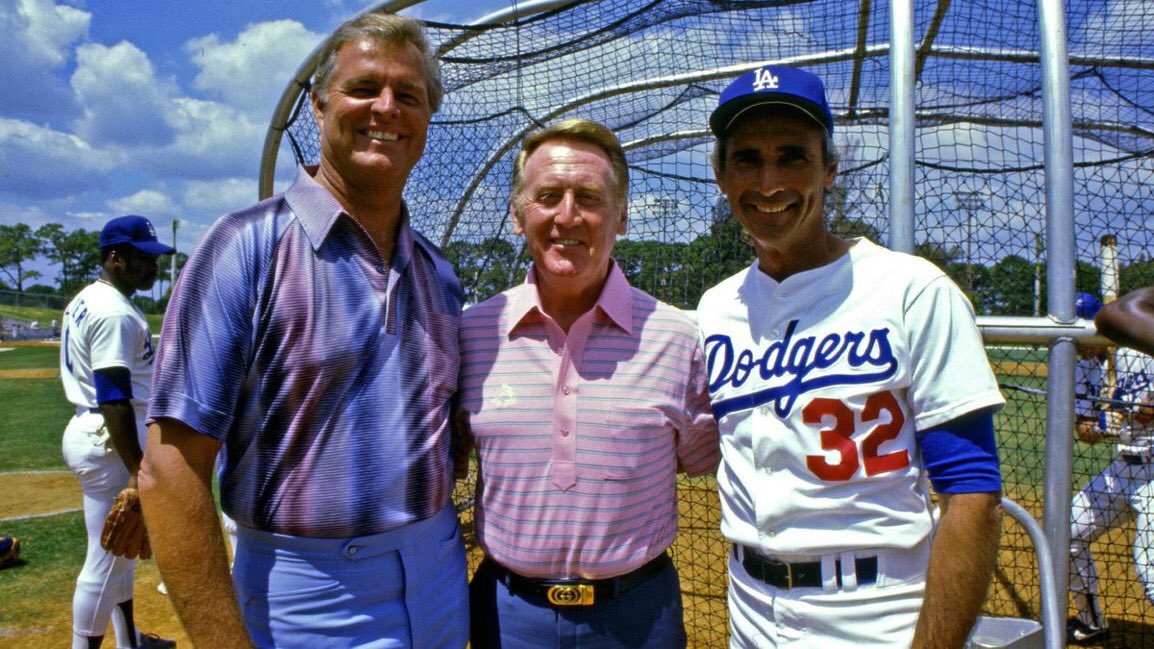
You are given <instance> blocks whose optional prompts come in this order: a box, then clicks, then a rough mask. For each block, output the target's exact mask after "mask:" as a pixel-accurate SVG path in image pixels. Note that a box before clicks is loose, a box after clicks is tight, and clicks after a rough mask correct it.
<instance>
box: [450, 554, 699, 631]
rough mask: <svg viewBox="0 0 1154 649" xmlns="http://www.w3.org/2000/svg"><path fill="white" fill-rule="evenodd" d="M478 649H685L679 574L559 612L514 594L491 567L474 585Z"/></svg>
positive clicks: (664, 573) (672, 571) (485, 566)
mask: <svg viewBox="0 0 1154 649" xmlns="http://www.w3.org/2000/svg"><path fill="white" fill-rule="evenodd" d="M469 608H470V615H471V617H472V625H471V626H472V642H473V649H495V648H500V649H549V648H551V647H552V648H556V649H565V648H569V647H579V648H580V649H626V648H629V649H637V648H640V647H646V648H651V649H682V648H683V647H685V644H686V638H685V622H684V620H683V619H682V610H681V583H680V580H679V579H678V578H677V569H676V568H674V567H673V564H672V563H670V564H669V565H668V566H667V567H665V568H664V569H662V570H661V571H659V572H657V573H656V574H654V575H653V576H652V577H650V578H649V579H647V580H645V582H643V583H642V584H640V585H639V586H637V587H636V588H634V589H632V590H630V591H627V592H625V593H622V594H621V595H618V596H617V597H614V598H613V599H609V600H606V601H603V602H597V603H595V604H593V605H592V606H559V607H555V606H553V605H551V604H549V603H548V602H547V601H546V600H545V599H544V598H543V597H539V596H537V595H534V594H530V593H520V592H518V593H511V592H509V587H508V586H506V585H505V584H504V583H503V582H501V581H499V580H498V579H497V578H496V574H495V573H494V571H493V570H492V563H491V562H490V561H485V562H483V563H482V564H481V566H480V567H479V568H478V570H477V572H476V573H475V574H474V575H473V582H472V583H471V584H469Z"/></svg>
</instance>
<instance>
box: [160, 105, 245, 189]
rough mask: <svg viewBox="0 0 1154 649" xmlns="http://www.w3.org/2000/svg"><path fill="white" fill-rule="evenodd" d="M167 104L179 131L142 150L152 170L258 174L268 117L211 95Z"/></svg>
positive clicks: (202, 176) (212, 174) (184, 173)
mask: <svg viewBox="0 0 1154 649" xmlns="http://www.w3.org/2000/svg"><path fill="white" fill-rule="evenodd" d="M169 104H170V109H171V110H170V115H171V116H172V117H173V118H174V121H175V123H176V132H175V137H174V138H173V139H172V141H171V142H169V143H167V144H165V145H164V146H157V147H156V148H155V149H154V150H152V151H149V152H146V153H142V154H141V155H142V157H143V159H144V160H145V161H146V162H147V164H148V166H149V167H150V168H151V169H152V170H154V171H156V172H161V173H167V174H172V175H176V176H180V177H183V178H199V179H205V178H217V177H220V176H239V175H244V174H252V175H254V176H255V175H256V172H257V168H258V167H259V161H260V154H261V145H262V143H263V140H264V133H265V129H266V127H267V122H265V121H257V120H256V119H255V118H253V117H250V116H249V115H247V114H245V113H243V112H241V111H239V110H237V109H236V108H233V107H232V106H227V105H225V104H220V103H217V102H212V101H202V100H198V99H187V98H183V99H174V100H172V101H170V102H169ZM266 119H267V118H266Z"/></svg>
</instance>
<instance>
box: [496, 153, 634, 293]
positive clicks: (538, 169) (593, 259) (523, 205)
mask: <svg viewBox="0 0 1154 649" xmlns="http://www.w3.org/2000/svg"><path fill="white" fill-rule="evenodd" d="M524 178H525V185H524V191H523V192H522V194H521V196H520V197H519V198H518V200H517V201H516V207H515V209H514V215H513V231H514V232H516V233H517V234H524V235H525V239H526V242H527V243H528V246H529V251H530V253H531V254H532V257H533V264H534V267H535V272H536V276H537V282H538V287H539V290H540V291H541V293H542V297H543V299H544V298H547V297H548V296H547V295H545V293H547V292H550V291H552V292H557V293H560V294H565V295H578V294H579V295H583V296H589V295H592V297H593V299H594V300H595V299H596V297H597V296H598V295H600V293H601V287H602V286H603V285H604V283H605V278H606V277H607V276H608V273H609V259H610V255H611V254H612V253H613V242H614V240H615V239H616V238H617V235H619V234H625V206H624V205H622V204H620V201H619V200H618V199H617V197H616V193H615V184H614V182H613V167H612V165H611V164H610V162H609V159H608V157H607V156H606V155H605V153H604V152H603V151H602V150H601V148H600V147H598V146H597V145H594V144H590V143H587V142H580V141H577V140H570V139H557V140H550V141H547V142H545V143H543V144H541V145H540V146H539V147H538V148H537V149H536V150H535V151H533V153H532V154H531V155H530V156H529V158H528V159H527V160H526V161H525V170H524Z"/></svg>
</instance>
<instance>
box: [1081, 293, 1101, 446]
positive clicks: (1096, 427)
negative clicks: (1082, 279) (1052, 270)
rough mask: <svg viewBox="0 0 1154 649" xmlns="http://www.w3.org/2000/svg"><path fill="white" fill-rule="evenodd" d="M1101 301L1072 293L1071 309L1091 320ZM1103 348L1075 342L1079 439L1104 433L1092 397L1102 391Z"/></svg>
mask: <svg viewBox="0 0 1154 649" xmlns="http://www.w3.org/2000/svg"><path fill="white" fill-rule="evenodd" d="M1101 308H1102V301H1101V300H1099V299H1098V298H1097V297H1095V296H1093V295H1091V294H1089V293H1075V294H1074V312H1075V313H1076V314H1077V316H1078V317H1079V318H1082V319H1084V320H1093V319H1094V316H1095V315H1097V314H1098V311H1099V310H1101ZM1105 359H1106V348H1105V347H1101V346H1099V345H1078V362H1077V363H1076V364H1075V365H1074V433H1075V435H1076V436H1077V438H1078V439H1080V440H1082V441H1083V442H1086V443H1087V444H1093V443H1094V442H1097V441H1099V440H1101V439H1102V438H1103V437H1104V436H1105V432H1106V417H1105V414H1104V413H1103V412H1102V409H1101V407H1100V406H1099V404H1098V402H1097V401H1095V399H1094V398H1095V397H1098V396H1099V395H1101V394H1102V381H1103V379H1104V376H1105V374H1104V368H1103V366H1102V363H1103V361H1104V360H1105Z"/></svg>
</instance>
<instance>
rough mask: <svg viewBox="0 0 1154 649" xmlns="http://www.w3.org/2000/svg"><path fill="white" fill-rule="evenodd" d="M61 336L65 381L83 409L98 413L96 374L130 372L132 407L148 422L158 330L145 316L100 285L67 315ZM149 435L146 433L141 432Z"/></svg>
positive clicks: (70, 396)
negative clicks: (154, 333)
mask: <svg viewBox="0 0 1154 649" xmlns="http://www.w3.org/2000/svg"><path fill="white" fill-rule="evenodd" d="M63 321H64V326H63V330H62V331H61V333H60V340H61V343H60V379H61V382H63V383H64V395H65V396H66V397H67V398H68V400H69V401H71V402H72V403H73V404H75V405H76V406H78V407H81V408H96V407H97V406H98V405H99V404H97V402H96V385H95V382H94V380H93V373H94V372H95V371H96V370H103V369H108V368H112V367H124V368H127V369H128V371H129V372H130V373H131V375H132V406H133V407H134V408H135V409H136V414H137V419H138V420H140V421H143V419H144V414H145V410H146V409H147V407H148V391H149V389H150V386H151V383H152V357H153V347H152V331H151V330H150V329H149V328H148V321H147V320H145V319H144V314H142V313H141V312H140V309H138V308H137V307H136V305H135V304H133V303H132V300H130V299H128V297H126V296H125V295H124V294H123V293H121V292H120V291H118V290H116V287H114V286H113V285H111V284H109V283H107V282H104V281H101V280H98V281H95V282H93V283H91V284H89V285H88V286H86V287H84V290H82V291H80V293H78V294H77V295H76V297H74V298H73V299H72V301H71V302H69V303H68V308H66V309H65V310H64V318H63ZM138 433H139V434H140V435H143V434H144V431H143V428H142V429H141V430H139V431H138Z"/></svg>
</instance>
